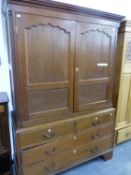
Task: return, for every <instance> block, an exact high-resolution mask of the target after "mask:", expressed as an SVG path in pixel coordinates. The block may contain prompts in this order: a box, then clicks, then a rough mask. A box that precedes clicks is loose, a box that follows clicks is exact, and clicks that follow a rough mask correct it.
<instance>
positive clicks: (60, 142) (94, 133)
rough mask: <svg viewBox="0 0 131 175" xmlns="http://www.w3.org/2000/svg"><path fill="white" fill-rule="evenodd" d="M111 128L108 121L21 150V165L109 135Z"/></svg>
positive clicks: (111, 124) (28, 164)
mask: <svg viewBox="0 0 131 175" xmlns="http://www.w3.org/2000/svg"><path fill="white" fill-rule="evenodd" d="M112 130H113V123H112V122H110V123H107V124H105V125H102V126H98V127H96V128H95V129H94V128H90V129H87V130H84V131H83V132H80V133H77V134H70V135H66V136H65V137H62V138H60V139H57V140H56V141H54V142H51V143H48V144H43V145H41V146H37V147H35V148H32V149H28V150H25V151H22V152H21V157H22V165H23V167H24V166H30V165H32V164H35V163H37V162H39V161H41V160H47V159H50V158H51V157H52V156H57V154H59V153H61V152H63V151H65V150H68V149H72V148H74V147H77V146H81V145H84V144H87V143H88V142H90V141H94V140H98V139H100V138H102V137H104V136H107V135H111V133H112Z"/></svg>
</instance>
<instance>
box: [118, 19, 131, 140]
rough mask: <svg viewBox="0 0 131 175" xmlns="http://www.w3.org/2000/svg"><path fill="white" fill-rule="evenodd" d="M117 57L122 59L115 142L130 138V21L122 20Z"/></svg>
mask: <svg viewBox="0 0 131 175" xmlns="http://www.w3.org/2000/svg"><path fill="white" fill-rule="evenodd" d="M117 55H118V57H119V58H120V59H121V60H122V66H121V78H120V88H119V98H118V107H117V116H116V131H117V143H120V142H123V141H126V140H128V139H131V22H130V21H123V22H122V23H121V27H120V30H119V37H118V54H117Z"/></svg>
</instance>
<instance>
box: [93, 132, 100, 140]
mask: <svg viewBox="0 0 131 175" xmlns="http://www.w3.org/2000/svg"><path fill="white" fill-rule="evenodd" d="M99 137H100V133H96V134H92V135H91V138H92V139H93V140H94V139H98V138H99Z"/></svg>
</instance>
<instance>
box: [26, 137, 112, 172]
mask: <svg viewBox="0 0 131 175" xmlns="http://www.w3.org/2000/svg"><path fill="white" fill-rule="evenodd" d="M110 148H112V137H105V138H103V139H100V140H99V141H93V142H91V143H90V144H85V145H83V146H79V147H74V148H72V149H70V150H67V151H65V152H62V153H61V154H58V155H57V156H54V157H52V159H48V160H46V161H41V162H40V163H37V164H35V165H33V166H30V167H27V168H23V175H36V172H37V175H43V174H44V175H46V174H51V173H52V172H57V171H60V170H62V169H65V168H67V167H69V166H72V165H73V164H78V163H80V162H82V161H84V160H88V159H90V158H91V157H95V156H97V155H99V154H100V153H102V152H104V151H106V150H108V149H110Z"/></svg>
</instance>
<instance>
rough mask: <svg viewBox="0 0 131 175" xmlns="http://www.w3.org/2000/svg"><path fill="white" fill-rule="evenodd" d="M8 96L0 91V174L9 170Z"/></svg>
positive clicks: (2, 174)
mask: <svg viewBox="0 0 131 175" xmlns="http://www.w3.org/2000/svg"><path fill="white" fill-rule="evenodd" d="M7 103H8V96H7V93H5V92H0V174H1V175H4V174H6V173H8V174H9V171H10V141H9V127H8V111H7V110H8V109H7Z"/></svg>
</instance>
